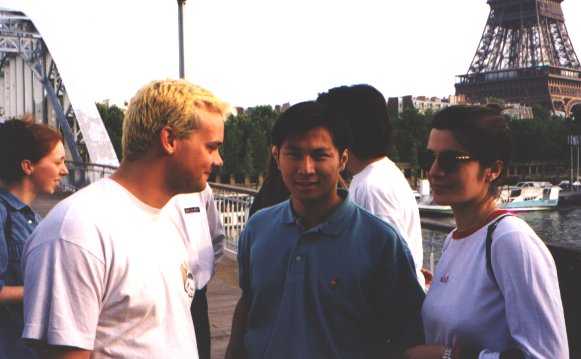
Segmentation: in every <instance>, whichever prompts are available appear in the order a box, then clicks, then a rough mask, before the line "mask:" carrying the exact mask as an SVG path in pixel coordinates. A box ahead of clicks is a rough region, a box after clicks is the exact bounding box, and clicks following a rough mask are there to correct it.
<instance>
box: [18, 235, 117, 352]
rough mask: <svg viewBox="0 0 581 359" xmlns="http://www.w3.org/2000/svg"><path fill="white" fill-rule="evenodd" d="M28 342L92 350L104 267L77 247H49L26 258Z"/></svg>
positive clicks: (56, 244)
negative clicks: (36, 341)
mask: <svg viewBox="0 0 581 359" xmlns="http://www.w3.org/2000/svg"><path fill="white" fill-rule="evenodd" d="M23 269H24V292H25V293H26V294H25V296H24V331H23V334H22V337H23V338H27V339H33V340H38V341H42V342H45V343H47V344H50V345H63V346H70V347H76V348H81V349H86V350H92V349H93V345H94V341H95V334H96V329H97V324H98V321H99V314H100V311H101V304H102V298H103V296H104V288H105V284H104V278H105V265H104V263H103V262H102V261H101V260H99V259H98V258H97V257H95V256H94V255H92V254H91V253H89V251H87V250H85V249H83V248H81V247H80V246H79V245H78V244H75V243H72V242H69V241H67V240H64V239H57V240H52V241H47V242H46V243H44V244H42V245H39V246H37V247H35V248H33V249H32V250H31V251H30V252H27V253H25V256H24V257H23Z"/></svg>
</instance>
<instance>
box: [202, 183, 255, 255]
mask: <svg viewBox="0 0 581 359" xmlns="http://www.w3.org/2000/svg"><path fill="white" fill-rule="evenodd" d="M210 187H212V191H213V192H214V200H215V202H216V207H217V208H218V212H220V216H221V218H222V223H223V224H224V231H225V235H226V248H225V249H226V251H227V252H230V253H231V254H235V253H236V252H237V250H238V237H239V236H240V232H241V231H242V229H243V228H244V226H245V225H246V222H247V221H248V212H249V211H250V206H251V205H252V201H253V200H254V196H255V195H256V193H257V192H258V191H257V190H255V189H250V188H246V187H238V186H232V185H226V184H222V183H210Z"/></svg>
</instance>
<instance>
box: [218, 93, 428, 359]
mask: <svg viewBox="0 0 581 359" xmlns="http://www.w3.org/2000/svg"><path fill="white" fill-rule="evenodd" d="M348 138H349V133H348V130H347V129H346V125H345V123H344V122H343V121H339V120H338V119H336V118H331V116H329V113H328V111H327V109H326V108H325V107H324V105H321V104H318V103H315V102H303V103H299V104H297V105H294V106H292V107H291V108H289V109H288V110H287V111H286V112H285V113H284V114H283V115H282V116H281V117H280V119H279V120H278V121H277V123H276V124H275V126H274V128H273V131H272V140H273V145H274V147H273V157H274V158H275V159H276V161H277V164H278V167H279V169H280V171H281V174H282V178H283V181H284V183H285V185H286V186H287V188H288V189H289V191H290V193H291V198H290V200H288V201H285V202H283V203H281V204H278V205H276V206H274V207H270V208H267V209H264V210H262V211H259V212H257V213H256V214H255V215H254V216H253V217H252V219H251V220H250V221H249V223H248V225H247V226H246V228H245V229H244V231H243V233H242V234H241V236H240V241H239V245H238V263H239V269H240V288H241V289H242V297H241V298H240V301H239V303H238V305H237V307H236V311H235V314H234V318H233V323H232V335H231V339H230V344H229V346H228V351H227V358H251V359H252V358H281V359H284V358H300V359H310V358H313V359H315V358H317V359H318V358H390V357H392V356H396V355H398V354H399V353H401V351H402V350H404V349H405V348H407V347H410V346H412V345H414V344H417V343H422V342H423V334H422V327H421V318H420V308H421V304H422V300H423V298H424V294H423V291H422V290H421V288H420V287H419V285H418V282H417V279H416V277H415V270H414V265H413V260H412V259H411V256H410V254H409V251H408V249H407V247H406V246H405V244H404V242H403V241H402V239H401V237H400V236H399V234H398V233H397V231H395V230H394V229H393V227H391V226H390V225H389V224H387V223H385V222H383V221H381V220H380V219H378V218H377V217H374V216H373V215H371V214H370V213H368V212H366V211H365V210H363V209H361V208H360V207H357V206H356V205H355V204H353V203H352V202H351V201H350V200H349V196H348V195H347V193H346V192H338V191H337V182H338V179H339V173H340V171H341V170H342V169H343V168H344V166H345V163H346V161H347V151H346V146H347V144H348Z"/></svg>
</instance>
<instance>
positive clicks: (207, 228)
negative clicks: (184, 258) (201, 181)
mask: <svg viewBox="0 0 581 359" xmlns="http://www.w3.org/2000/svg"><path fill="white" fill-rule="evenodd" d="M162 212H163V213H164V214H165V215H167V216H168V218H169V219H170V220H171V221H172V222H173V223H174V224H175V225H176V227H177V228H178V229H179V231H180V234H181V236H182V239H183V241H184V243H185V245H186V247H187V248H188V258H189V261H190V268H191V271H192V273H193V274H194V276H195V278H196V284H197V288H198V289H201V288H203V287H204V286H205V285H206V284H207V283H208V281H209V280H210V278H211V277H212V275H213V274H214V265H215V263H216V262H217V261H218V260H219V259H220V258H221V257H222V255H223V253H224V238H225V237H224V226H223V224H222V221H221V220H220V214H219V213H218V210H217V208H216V205H215V203H214V196H213V193H212V189H211V188H210V186H206V188H205V189H204V191H202V192H196V193H188V194H178V195H176V196H174V197H172V199H171V200H170V201H169V202H168V203H167V204H166V205H165V206H164V208H163V209H162Z"/></svg>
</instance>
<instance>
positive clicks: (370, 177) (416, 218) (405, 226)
mask: <svg viewBox="0 0 581 359" xmlns="http://www.w3.org/2000/svg"><path fill="white" fill-rule="evenodd" d="M349 194H350V196H351V199H352V200H353V202H355V203H356V204H358V205H359V206H361V207H363V208H364V209H366V210H368V211H369V212H371V213H372V214H374V215H376V216H377V217H379V218H381V219H382V220H384V221H385V222H387V223H389V224H391V225H392V226H394V227H395V228H396V229H397V231H398V232H399V233H400V234H401V236H402V237H403V239H404V240H405V241H406V244H407V246H408V248H409V250H410V252H411V254H412V257H413V259H414V264H415V266H416V274H417V277H418V281H419V282H420V285H421V286H422V288H423V287H424V285H425V281H424V276H423V274H422V272H421V269H422V265H423V262H424V250H423V245H422V226H421V223H420V211H419V210H418V204H417V203H416V199H415V197H414V194H413V192H412V189H411V187H410V185H409V183H408V181H407V180H406V179H405V176H404V175H403V173H402V172H401V171H400V169H399V168H398V167H397V165H396V164H395V163H393V162H392V161H391V160H390V159H389V158H387V157H384V158H382V159H381V160H378V161H375V162H373V163H371V164H369V165H367V167H365V168H364V169H363V171H361V172H359V173H358V174H356V175H355V176H353V180H352V181H351V184H350V185H349Z"/></svg>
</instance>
